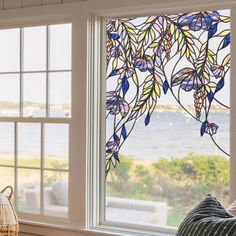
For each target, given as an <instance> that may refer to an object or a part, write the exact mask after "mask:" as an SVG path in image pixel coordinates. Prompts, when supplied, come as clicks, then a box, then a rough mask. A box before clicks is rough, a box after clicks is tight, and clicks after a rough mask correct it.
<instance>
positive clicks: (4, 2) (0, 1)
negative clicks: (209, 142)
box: [0, 0, 84, 13]
mask: <svg viewBox="0 0 236 236" xmlns="http://www.w3.org/2000/svg"><path fill="white" fill-rule="evenodd" d="M80 1H84V0H0V13H1V10H7V9H17V8H23V7H33V6H44V5H52V4H63V3H68V2H80Z"/></svg>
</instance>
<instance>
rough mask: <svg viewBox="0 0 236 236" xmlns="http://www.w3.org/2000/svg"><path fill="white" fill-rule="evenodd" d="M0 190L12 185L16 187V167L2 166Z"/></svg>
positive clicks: (0, 168)
mask: <svg viewBox="0 0 236 236" xmlns="http://www.w3.org/2000/svg"><path fill="white" fill-rule="evenodd" d="M0 173H1V178H0V190H2V189H3V188H5V187H6V186H8V185H10V186H12V187H13V188H14V169H13V168H10V167H0Z"/></svg>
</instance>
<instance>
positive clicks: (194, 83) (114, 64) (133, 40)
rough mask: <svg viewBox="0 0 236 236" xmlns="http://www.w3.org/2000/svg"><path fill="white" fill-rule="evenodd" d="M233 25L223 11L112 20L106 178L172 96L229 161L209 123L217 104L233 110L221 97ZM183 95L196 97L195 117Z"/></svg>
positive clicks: (215, 126)
mask: <svg viewBox="0 0 236 236" xmlns="http://www.w3.org/2000/svg"><path fill="white" fill-rule="evenodd" d="M229 22H230V16H227V15H223V14H221V12H220V11H206V12H194V13H190V14H175V15H163V16H149V17H142V18H141V17H140V18H124V19H111V20H107V23H106V32H107V34H106V35H107V39H106V40H107V42H106V47H107V49H106V52H107V53H106V60H107V81H108V80H113V82H114V83H115V88H113V89H111V90H109V91H107V93H106V111H107V113H106V118H107V119H108V118H109V119H112V122H113V130H112V135H110V136H109V137H107V141H106V175H107V174H108V172H109V170H110V168H111V166H113V167H116V165H117V163H118V162H119V151H120V149H121V147H122V145H123V143H124V142H125V141H126V139H127V138H128V137H129V135H130V134H131V133H132V130H133V129H134V128H135V124H136V122H137V120H138V119H139V118H141V117H144V124H145V125H146V126H147V125H148V124H149V123H150V120H151V117H152V114H153V112H154V109H155V107H156V105H157V103H158V100H159V99H160V98H161V96H165V95H166V94H167V93H170V94H171V95H172V96H173V97H174V98H175V100H176V102H177V103H178V104H179V105H180V106H181V107H182V108H183V109H184V110H185V111H186V112H187V113H188V114H189V115H191V117H192V118H194V119H195V120H197V121H198V122H199V129H200V136H203V135H209V136H210V138H211V139H212V141H213V143H214V144H215V145H216V146H217V147H218V148H219V149H220V150H221V151H222V152H223V153H225V154H226V155H229V154H228V153H227V152H226V151H225V150H223V148H222V147H220V145H219V144H218V143H217V142H216V141H215V139H214V135H215V134H216V133H217V131H218V128H219V126H218V124H216V123H214V122H213V121H211V120H210V119H209V114H210V112H211V105H212V102H213V101H214V102H216V103H217V104H219V105H220V106H223V107H224V108H227V109H229V106H227V105H226V104H223V103H222V102H221V101H219V100H218V99H217V97H216V94H217V93H218V92H219V91H221V90H222V89H223V87H224V84H225V79H226V74H227V73H228V72H229V69H230V53H228V51H227V48H228V47H229V45H230V29H229V26H228V25H229ZM212 42H214V44H217V47H216V46H214V47H213V46H212ZM216 42H217V43H216ZM222 55H223V56H222ZM170 64H172V65H173V66H172V68H171V73H170ZM167 70H168V73H167ZM131 87H132V89H131ZM183 92H185V93H189V94H191V96H192V101H191V102H192V104H193V106H194V110H195V112H194V113H191V112H190V111H189V110H188V109H187V107H185V106H184V104H183V103H182V100H181V98H182V93H183Z"/></svg>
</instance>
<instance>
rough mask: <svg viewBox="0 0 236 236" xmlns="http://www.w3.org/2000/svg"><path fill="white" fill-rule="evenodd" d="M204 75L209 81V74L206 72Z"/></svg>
mask: <svg viewBox="0 0 236 236" xmlns="http://www.w3.org/2000/svg"><path fill="white" fill-rule="evenodd" d="M203 75H204V77H205V78H206V79H207V80H209V78H210V76H209V73H208V72H207V71H204V72H203Z"/></svg>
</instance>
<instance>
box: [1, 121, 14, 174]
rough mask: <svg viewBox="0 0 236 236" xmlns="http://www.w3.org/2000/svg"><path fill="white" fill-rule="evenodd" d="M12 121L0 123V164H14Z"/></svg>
mask: <svg viewBox="0 0 236 236" xmlns="http://www.w3.org/2000/svg"><path fill="white" fill-rule="evenodd" d="M14 147H15V145H14V123H5V122H4V123H3V122H1V123H0V164H3V165H14V155H15V154H14V150H15V148H14ZM0 173H1V172H0Z"/></svg>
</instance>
